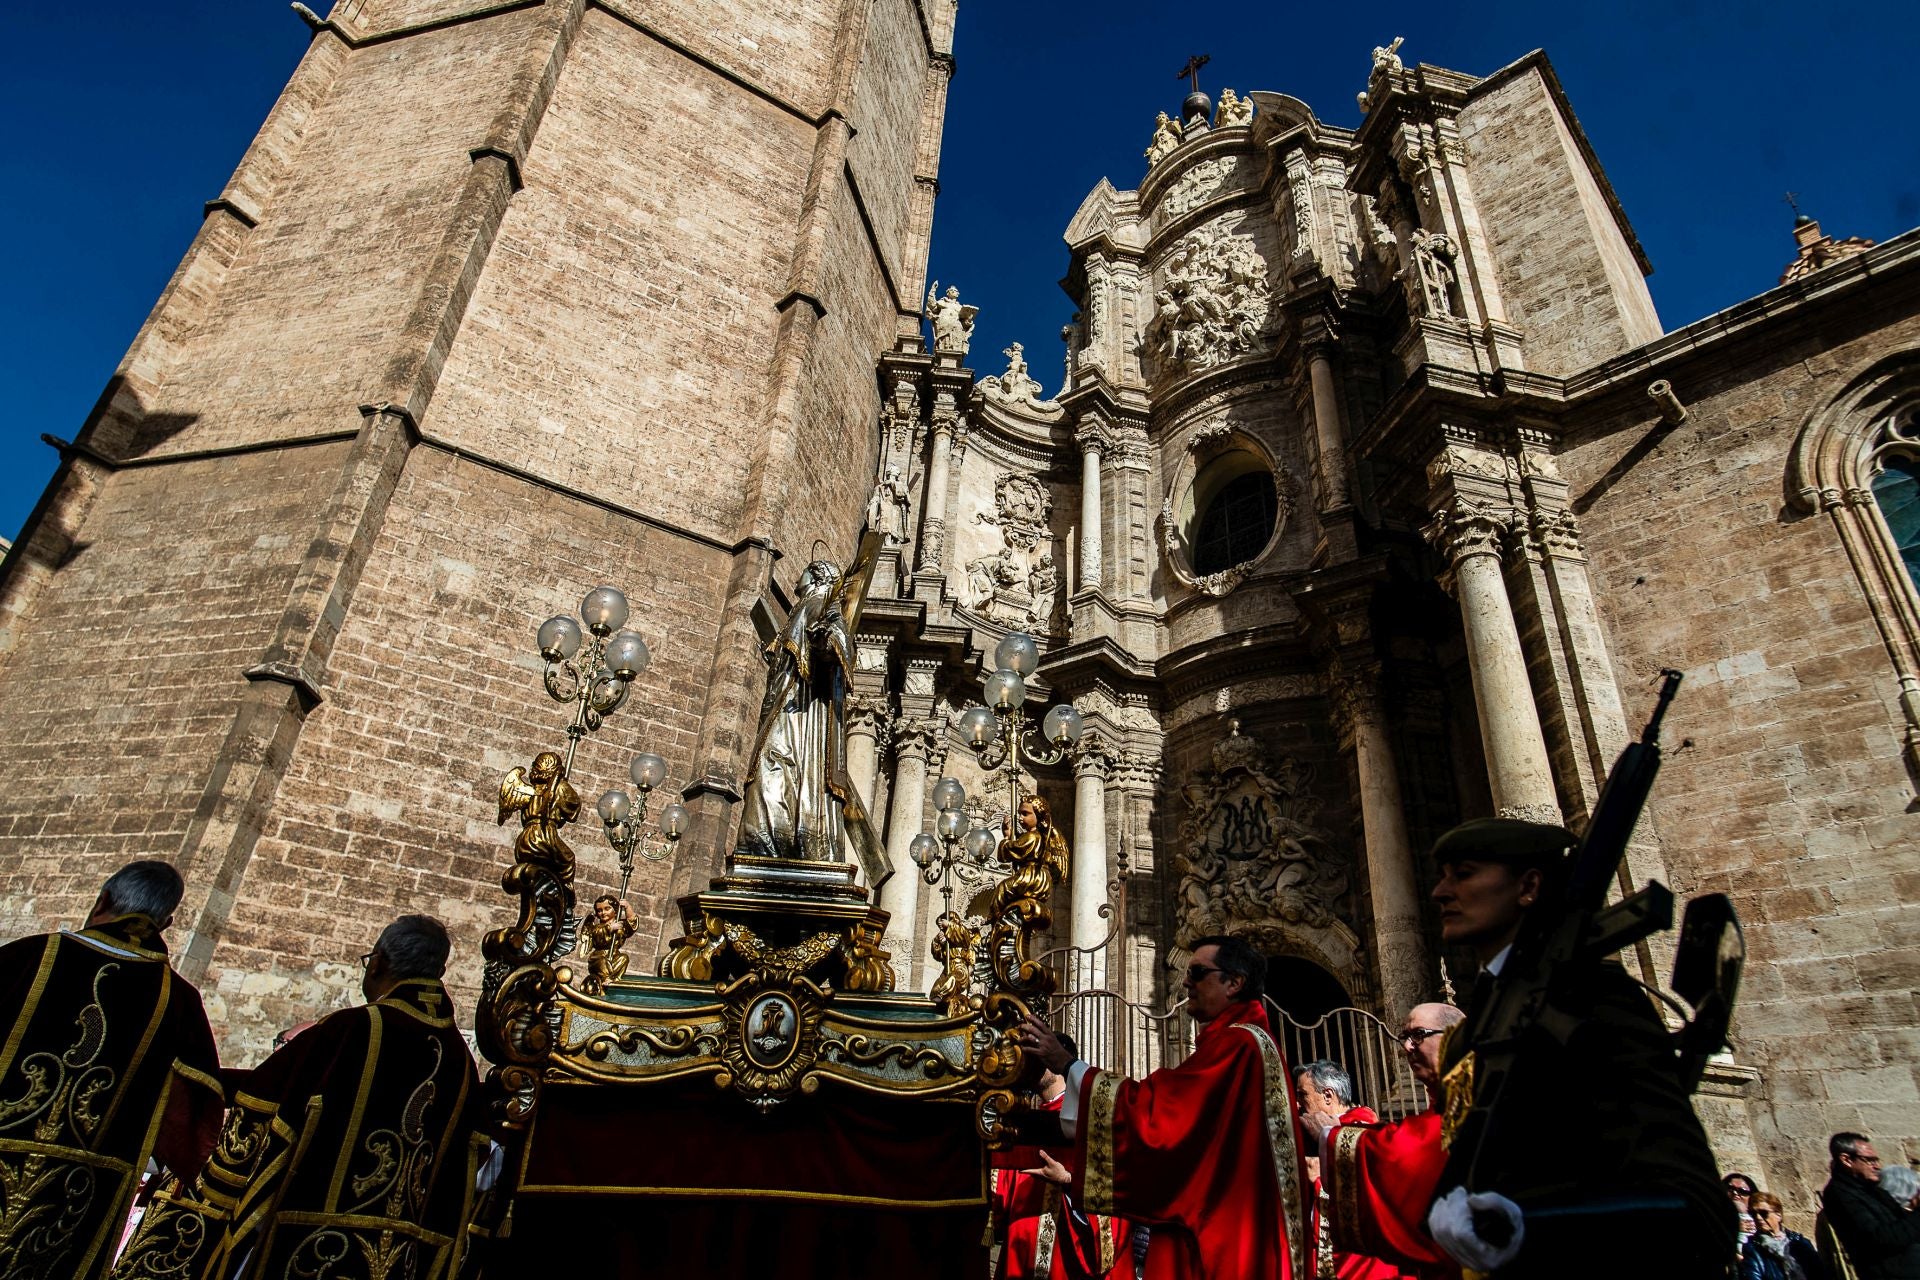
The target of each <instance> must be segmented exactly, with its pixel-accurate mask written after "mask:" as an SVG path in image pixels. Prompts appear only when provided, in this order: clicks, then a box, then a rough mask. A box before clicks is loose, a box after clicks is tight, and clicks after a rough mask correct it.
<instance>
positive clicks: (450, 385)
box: [422, 12, 871, 540]
mask: <svg viewBox="0 0 1920 1280" xmlns="http://www.w3.org/2000/svg"><path fill="white" fill-rule="evenodd" d="M812 146H813V130H812V129H811V128H810V127H809V126H807V125H806V124H805V123H804V122H802V121H799V120H796V119H794V118H793V117H792V116H791V115H789V114H787V113H785V112H783V111H780V110H779V109H777V108H775V107H773V106H770V105H768V104H767V103H765V102H763V101H761V100H760V99H757V98H752V97H747V96H744V95H742V94H740V93H739V91H738V90H737V89H736V88H734V86H732V85H730V84H728V83H727V82H726V81H724V80H722V79H720V78H719V77H717V76H715V75H714V74H713V73H712V72H710V71H708V70H707V69H705V68H703V67H701V66H700V65H699V64H698V63H695V62H691V61H689V60H688V59H686V58H684V57H682V56H681V55H679V54H677V53H675V52H674V51H672V50H671V49H669V48H667V47H666V46H665V45H662V44H660V43H659V42H658V41H656V40H654V39H652V38H650V37H648V36H646V35H644V34H643V33H641V32H638V31H635V30H633V29H632V28H631V27H628V26H626V25H624V24H622V23H620V22H619V21H617V20H616V19H614V18H612V17H610V16H608V15H606V14H604V13H600V12H589V13H588V14H587V16H586V18H585V20H584V25H583V28H582V30H581V32H580V34H579V36H578V37H577V38H576V39H575V41H574V45H573V48H572V51H571V53H570V55H569V57H568V61H567V66H566V69H565V71H564V72H563V73H562V75H561V78H560V83H559V85H558V87H557V89H556V91H555V93H554V97H553V101H552V103H551V104H550V106H549V107H548V110H547V116H546V119H545V120H544V121H543V122H542V124H541V128H540V133H539V135H538V137H537V138H536V140H535V144H534V147H533V150H532V152H531V153H530V154H529V156H528V157H527V164H526V169H525V180H526V186H525V188H524V189H522V190H521V191H520V192H519V193H518V194H517V195H516V196H515V197H514V199H513V202H512V204H511V206H510V207H509V210H508V213H507V218H506V221H505V223H504V224H503V226H502V228H501V233H500V237H499V240H498V242H497V243H496V244H495V246H494V250H493V253H492V255H491V256H490V257H489V259H488V262H487V266H486V269H485V271H484V272H483V273H482V276H481V280H480V286H479V288H478V290H477V291H476V293H475V297H474V303H473V308H472V310H471V311H470V313H469V315H468V318H467V321H466V323H465V324H464V325H463V326H462V329H461V332H460V336H459V337H458V338H457V339H456V340H455V342H454V346H453V350H452V353H451V355H450V356H449V358H448V361H447V375H446V378H445V381H444V385H443V387H442V390H441V393H440V394H439V395H438V396H437V397H436V398H435V401H434V404H433V406H432V408H431V409H430V411H429V412H428V414H427V415H426V417H425V419H424V420H423V422H422V426H423V428H424V429H425V430H427V431H429V432H430V433H432V434H434V435H435V436H437V437H441V438H444V439H446V440H448V441H450V442H451V443H454V444H456V445H459V446H460V447H462V448H466V449H471V450H473V451H475V452H477V453H480V454H482V455H484V456H487V457H490V458H494V459H498V460H500V461H502V462H506V463H509V464H511V465H513V466H517V467H522V468H525V469H527V470H530V471H533V472H535V473H537V474H539V475H543V476H547V477H549V478H551V479H553V480H555V481H557V482H559V483H561V484H565V485H568V486H570V487H573V488H577V489H580V490H582V491H585V492H588V493H592V494H595V495H596V496H600V497H604V498H606V499H608V500H610V501H615V502H619V503H622V504H625V505H628V506H632V507H636V508H638V509H641V510H644V511H647V512H648V513H650V514H654V515H658V516H659V517H660V518H662V519H665V520H670V521H672V522H674V523H676V524H680V525H684V526H686V527H689V528H692V529H696V530H698V531H700V532H702V533H704V534H706V535H708V536H710V537H716V538H721V539H725V540H731V539H732V538H734V537H735V536H737V532H736V526H737V525H738V523H739V521H740V518H741V515H742V504H743V502H744V496H745V495H744V490H745V486H746V479H747V472H748V464H749V462H750V461H751V459H752V455H753V452H754V450H755V449H756V448H757V447H758V446H759V443H760V441H761V440H763V439H764V437H765V426H764V421H763V420H764V415H765V405H764V401H765V390H766V366H767V358H768V352H769V350H770V349H771V346H772V343H773V334H774V318H775V317H774V309H773V305H774V303H775V302H776V301H777V300H778V299H779V297H780V295H781V294H782V293H783V292H784V291H785V287H786V270H787V263H788V260H789V258H790V256H791V254H792V251H793V240H794V226H795V223H796V220H797V219H798V217H799V196H800V189H801V186H802V184H803V183H804V181H805V178H806V171H807V160H808V157H809V155H810V154H811V151H812ZM716 155H724V156H726V157H727V162H726V163H725V164H714V163H712V158H713V157H714V156H716ZM868 358H869V360H871V355H869V357H868ZM867 381H871V377H870V375H869V377H868V378H867Z"/></svg>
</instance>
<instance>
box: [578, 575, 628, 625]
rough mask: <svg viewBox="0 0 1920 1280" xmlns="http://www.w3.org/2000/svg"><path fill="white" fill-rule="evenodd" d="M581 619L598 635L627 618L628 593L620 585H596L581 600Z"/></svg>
mask: <svg viewBox="0 0 1920 1280" xmlns="http://www.w3.org/2000/svg"><path fill="white" fill-rule="evenodd" d="M580 620H581V621H582V622H584V623H586V624H587V630H589V631H591V632H593V634H595V635H597V636H604V635H606V634H607V633H608V632H609V631H612V630H613V629H614V628H615V627H617V626H619V625H620V624H621V623H623V622H625V621H626V620H627V595H626V593H625V592H624V591H622V590H620V588H618V587H595V588H594V589H593V590H591V591H589V592H587V596H586V599H584V600H582V601H581V602H580Z"/></svg>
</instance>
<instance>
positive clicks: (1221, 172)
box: [1160, 156, 1242, 219]
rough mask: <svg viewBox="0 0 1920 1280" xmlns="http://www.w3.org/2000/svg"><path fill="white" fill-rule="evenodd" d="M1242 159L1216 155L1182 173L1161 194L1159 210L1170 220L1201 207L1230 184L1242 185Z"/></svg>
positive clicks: (1230, 185) (1231, 185)
mask: <svg viewBox="0 0 1920 1280" xmlns="http://www.w3.org/2000/svg"><path fill="white" fill-rule="evenodd" d="M1241 163H1242V162H1241V158H1240V157H1239V156H1215V157H1214V158H1213V159H1211V160H1202V161H1201V162H1200V163H1199V164H1196V165H1195V166H1193V168H1191V169H1189V170H1187V171H1186V172H1185V173H1183V174H1181V175H1180V177H1179V178H1178V179H1177V180H1176V181H1175V182H1174V184H1173V185H1172V186H1170V187H1168V188H1167V193H1166V194H1165V195H1163V196H1161V197H1160V213H1161V216H1162V217H1164V218H1167V219H1173V218H1177V217H1179V216H1180V215H1181V214H1183V213H1190V212H1192V211H1193V210H1195V209H1198V208H1199V207H1200V206H1201V205H1203V204H1205V203H1206V202H1207V201H1209V200H1211V199H1213V198H1214V197H1215V196H1217V195H1219V194H1220V193H1221V192H1222V191H1223V190H1226V189H1228V188H1229V187H1233V186H1238V185H1239V181H1238V179H1239V176H1240V165H1241Z"/></svg>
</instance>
